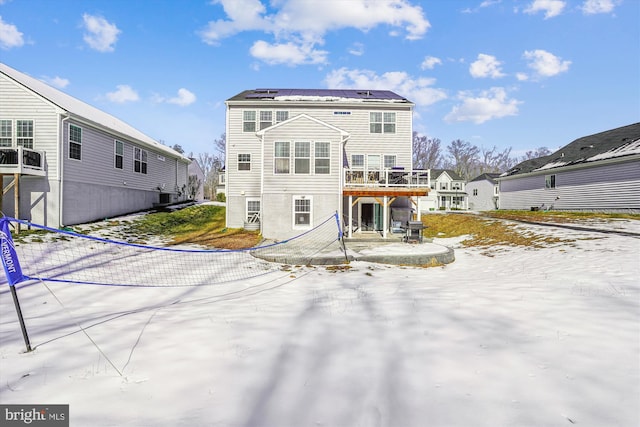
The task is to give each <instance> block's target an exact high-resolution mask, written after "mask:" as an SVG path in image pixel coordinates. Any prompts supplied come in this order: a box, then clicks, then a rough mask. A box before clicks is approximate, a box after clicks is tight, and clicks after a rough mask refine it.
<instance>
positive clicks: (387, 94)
mask: <svg viewBox="0 0 640 427" xmlns="http://www.w3.org/2000/svg"><path fill="white" fill-rule="evenodd" d="M276 96H277V97H286V96H309V97H313V96H316V97H335V98H351V99H372V100H376V99H378V100H405V98H403V97H402V96H400V95H398V94H396V93H394V92H391V91H388V90H368V89H276V88H259V89H254V90H253V91H250V92H249V93H247V94H246V95H245V99H273V98H275V97H276Z"/></svg>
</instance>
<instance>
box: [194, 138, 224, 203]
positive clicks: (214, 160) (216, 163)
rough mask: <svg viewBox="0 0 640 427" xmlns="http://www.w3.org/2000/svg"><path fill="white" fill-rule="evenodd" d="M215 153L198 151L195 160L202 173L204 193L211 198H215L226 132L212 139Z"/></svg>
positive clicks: (222, 160) (222, 165)
mask: <svg viewBox="0 0 640 427" xmlns="http://www.w3.org/2000/svg"><path fill="white" fill-rule="evenodd" d="M213 146H214V148H215V150H216V154H210V153H200V154H198V158H197V159H196V161H197V162H198V164H199V165H200V168H201V169H202V172H203V173H204V194H205V196H208V197H209V198H210V199H211V200H214V199H215V198H216V187H217V186H218V176H219V175H220V171H221V170H222V168H224V165H225V157H226V147H227V137H226V133H223V134H222V135H220V138H219V139H215V140H214V141H213Z"/></svg>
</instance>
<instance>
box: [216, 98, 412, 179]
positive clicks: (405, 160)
mask: <svg viewBox="0 0 640 427" xmlns="http://www.w3.org/2000/svg"><path fill="white" fill-rule="evenodd" d="M263 102H266V101H263ZM229 110H230V115H229V130H228V134H227V138H229V134H230V133H231V132H233V134H234V135H235V134H236V133H237V134H238V136H239V137H240V140H241V141H242V140H246V138H247V137H249V136H251V135H254V134H253V133H243V132H242V111H244V110H253V111H256V115H257V116H258V117H259V111H260V110H273V111H275V110H284V111H288V112H289V119H291V118H293V117H295V116H297V115H300V114H308V115H310V116H313V117H314V118H316V119H318V120H321V121H323V122H325V123H328V124H330V125H333V126H335V127H337V128H339V129H341V130H343V131H345V132H348V133H349V134H350V135H351V137H350V139H349V142H348V143H347V145H346V152H347V155H349V158H350V155H351V153H356V154H362V153H372V154H380V155H382V156H384V155H385V154H386V155H396V156H397V157H396V165H397V166H403V167H404V168H405V169H410V168H411V166H412V164H411V162H412V159H411V147H412V144H411V141H412V132H413V128H412V115H411V108H410V107H409V106H407V105H398V104H393V103H383V102H381V103H361V104H350V105H341V104H337V103H336V104H331V105H324V104H323V105H317V104H313V105H309V106H304V105H299V103H297V104H295V103H294V104H291V103H286V102H279V101H272V102H268V103H267V104H259V103H258V104H247V105H242V106H239V105H238V106H236V105H233V106H231V107H230V108H229ZM372 111H380V112H395V113H396V132H395V133H393V134H389V133H382V134H375V133H370V131H369V113H370V112H372ZM334 112H349V113H350V114H334ZM274 123H275V122H274ZM256 126H258V125H256Z"/></svg>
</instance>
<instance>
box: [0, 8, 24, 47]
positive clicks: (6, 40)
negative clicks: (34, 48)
mask: <svg viewBox="0 0 640 427" xmlns="http://www.w3.org/2000/svg"><path fill="white" fill-rule="evenodd" d="M22 45H24V39H23V38H22V33H21V32H20V31H18V27H16V26H15V25H13V24H9V23H7V22H4V21H3V20H2V16H0V48H1V49H3V50H9V49H11V48H14V47H21V46H22Z"/></svg>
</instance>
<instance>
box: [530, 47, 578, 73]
mask: <svg viewBox="0 0 640 427" xmlns="http://www.w3.org/2000/svg"><path fill="white" fill-rule="evenodd" d="M523 57H524V58H525V59H528V60H529V63H528V64H527V65H528V67H529V68H531V69H532V70H533V71H534V73H535V77H552V76H555V75H557V74H560V73H564V72H565V71H568V70H569V65H571V61H563V60H562V59H561V58H560V57H557V56H555V55H554V54H552V53H549V52H547V51H545V50H542V49H537V50H527V51H525V52H524V54H523Z"/></svg>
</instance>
